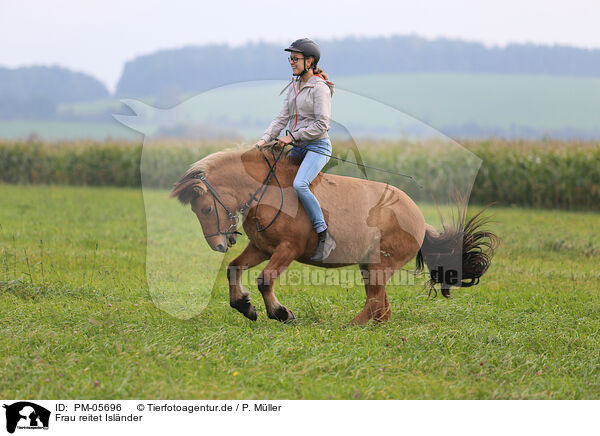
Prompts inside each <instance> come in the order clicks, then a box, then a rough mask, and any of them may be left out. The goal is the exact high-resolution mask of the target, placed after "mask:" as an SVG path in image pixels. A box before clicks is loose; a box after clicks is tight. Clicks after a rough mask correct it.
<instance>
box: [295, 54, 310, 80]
mask: <svg viewBox="0 0 600 436" xmlns="http://www.w3.org/2000/svg"><path fill="white" fill-rule="evenodd" d="M290 58H291V59H292V60H291V61H290V66H291V67H292V73H293V74H294V75H297V74H300V73H301V72H302V71H303V70H304V55H303V54H302V53H300V52H297V51H292V52H290ZM294 59H297V60H296V62H294ZM310 65H312V57H309V58H307V59H306V68H308V67H309V66H310Z"/></svg>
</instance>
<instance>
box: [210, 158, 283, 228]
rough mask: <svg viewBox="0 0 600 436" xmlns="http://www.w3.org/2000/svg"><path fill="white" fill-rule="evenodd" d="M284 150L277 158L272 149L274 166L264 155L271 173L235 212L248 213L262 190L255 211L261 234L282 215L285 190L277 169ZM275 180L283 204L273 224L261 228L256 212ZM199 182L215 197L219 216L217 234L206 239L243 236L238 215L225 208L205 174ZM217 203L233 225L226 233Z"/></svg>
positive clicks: (216, 211) (272, 221) (215, 205)
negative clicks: (238, 227)
mask: <svg viewBox="0 0 600 436" xmlns="http://www.w3.org/2000/svg"><path fill="white" fill-rule="evenodd" d="M284 149H285V147H281V151H280V152H279V154H278V155H277V157H276V156H275V152H274V151H273V149H271V154H272V156H273V164H271V162H269V159H267V157H266V156H265V154H264V153H262V155H263V158H264V159H265V161H266V162H267V165H268V166H269V172H268V173H267V176H266V177H265V179H264V180H263V182H262V183H261V185H260V186H259V187H258V189H257V190H256V191H254V194H250V198H249V199H248V201H246V203H244V205H243V206H242V207H241V208H240V209H238V210H237V211H235V212H238V211H239V212H240V213H241V214H242V215H243V214H244V213H245V212H246V210H248V209H249V208H250V205H251V204H252V202H254V200H256V199H257V198H256V197H257V195H258V194H259V193H260V192H261V190H262V193H261V194H260V197H258V203H257V204H256V208H255V209H254V222H255V224H256V230H257V231H259V232H264V231H265V230H267V229H268V228H269V227H271V225H272V224H273V223H274V222H275V220H276V219H277V217H278V216H279V214H280V213H281V209H282V208H283V189H282V188H281V184H280V183H279V180H278V179H277V174H275V169H276V166H277V162H279V158H280V157H281V155H282V154H283V151H284ZM273 179H275V181H276V182H277V185H278V186H279V191H280V192H281V204H280V205H279V210H278V211H277V213H276V214H275V217H273V219H272V220H271V222H270V223H269V224H267V225H266V226H265V227H262V228H260V227H259V225H258V219H257V218H256V210H257V209H258V206H259V205H260V201H261V200H262V198H263V195H265V192H266V191H267V187H268V186H269V184H270V183H271V180H273ZM198 180H200V181H202V183H204V185H205V186H206V188H207V189H208V191H209V192H210V193H211V195H212V197H213V205H214V208H215V213H216V214H217V232H216V233H213V234H212V235H205V236H204V237H205V238H212V237H213V236H219V235H224V236H227V237H229V235H233V234H238V235H241V233H240V232H238V231H237V225H238V216H237V214H236V213H235V212H233V213H232V212H231V211H230V210H229V209H227V206H225V204H224V203H223V200H222V199H221V196H220V195H219V193H218V192H217V190H216V189H215V187H214V186H213V185H212V184H211V183H210V182H209V181H208V180H206V177H205V176H204V174H201V175H200V176H199V177H198ZM217 203H219V204H220V205H221V206H223V209H225V212H226V213H227V217H228V218H229V220H230V221H231V224H230V225H229V227H228V228H227V229H226V230H225V231H224V232H223V231H221V222H220V220H219V209H218V208H217Z"/></svg>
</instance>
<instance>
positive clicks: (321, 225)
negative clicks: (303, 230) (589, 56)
mask: <svg viewBox="0 0 600 436" xmlns="http://www.w3.org/2000/svg"><path fill="white" fill-rule="evenodd" d="M316 145H318V147H316ZM310 146H312V148H314V149H315V150H318V151H319V152H320V153H325V154H327V155H331V143H330V142H329V141H328V140H327V141H324V140H320V141H315V142H314V143H310V144H308V146H307V148H310ZM328 161H329V156H324V155H323V154H319V153H314V152H312V151H307V152H306V156H304V160H303V161H302V163H301V164H300V168H298V173H297V174H296V178H295V179H294V190H295V191H296V193H297V194H298V197H299V198H300V201H302V205H303V206H304V209H305V210H306V213H307V214H308V216H309V218H310V220H311V222H312V225H313V227H314V228H315V230H316V231H317V233H320V232H322V231H323V230H325V229H326V228H327V224H326V223H325V218H324V217H323V212H322V211H321V205H320V204H319V201H318V200H317V198H316V197H315V196H314V194H313V193H312V192H311V191H310V189H309V188H308V185H310V183H311V182H312V181H313V180H314V178H315V177H317V174H319V172H320V171H321V170H322V169H323V167H324V166H325V164H326V163H327V162H328Z"/></svg>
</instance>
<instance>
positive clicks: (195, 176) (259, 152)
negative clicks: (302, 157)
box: [169, 141, 298, 204]
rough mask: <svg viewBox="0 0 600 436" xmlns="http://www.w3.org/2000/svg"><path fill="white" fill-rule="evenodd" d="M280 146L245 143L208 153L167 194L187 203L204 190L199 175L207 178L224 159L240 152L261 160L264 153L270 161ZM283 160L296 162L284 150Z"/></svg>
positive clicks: (247, 156) (281, 161)
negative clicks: (249, 144) (260, 145)
mask: <svg viewBox="0 0 600 436" xmlns="http://www.w3.org/2000/svg"><path fill="white" fill-rule="evenodd" d="M281 148H282V147H281V146H279V145H277V141H272V142H269V143H267V144H265V145H263V146H262V147H261V148H260V149H259V148H257V147H255V146H247V145H246V146H242V147H230V148H226V149H224V150H221V151H217V152H216V153H212V154H209V155H208V156H206V157H204V158H202V159H200V160H199V161H197V162H195V163H193V164H192V165H191V166H190V168H189V169H188V170H187V171H186V172H185V174H184V175H183V176H181V178H180V179H179V180H178V181H177V182H176V183H175V184H174V187H173V190H172V191H171V193H170V194H169V198H173V197H177V199H178V200H179V201H180V202H181V204H189V203H191V202H192V201H193V200H194V199H195V198H196V197H198V196H199V195H203V194H204V193H205V192H206V189H205V186H204V184H203V183H200V176H204V177H206V178H209V177H210V173H211V171H212V170H213V169H214V168H215V167H216V166H217V165H218V164H220V163H222V162H223V161H224V160H229V159H232V158H236V159H239V158H240V156H241V155H242V154H245V157H246V158H249V159H253V158H255V159H256V160H263V159H264V157H263V156H264V155H266V156H267V158H269V161H270V162H272V161H273V159H272V156H273V155H275V156H277V155H278V154H279V152H280V151H281ZM283 162H285V163H287V164H289V165H297V164H298V162H297V161H295V160H293V159H292V158H290V157H288V154H287V153H286V152H285V151H284V154H283V155H282V156H281V159H280V160H279V164H281V163H283Z"/></svg>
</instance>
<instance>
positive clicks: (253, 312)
mask: <svg viewBox="0 0 600 436" xmlns="http://www.w3.org/2000/svg"><path fill="white" fill-rule="evenodd" d="M244 316H245V317H246V318H248V319H250V320H252V321H256V320H257V319H258V316H256V309H255V307H254V306H252V305H251V306H250V310H248V313H247V314H244Z"/></svg>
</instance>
